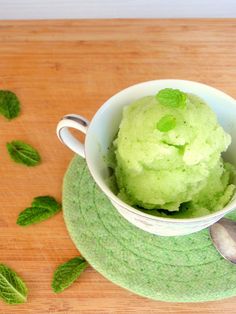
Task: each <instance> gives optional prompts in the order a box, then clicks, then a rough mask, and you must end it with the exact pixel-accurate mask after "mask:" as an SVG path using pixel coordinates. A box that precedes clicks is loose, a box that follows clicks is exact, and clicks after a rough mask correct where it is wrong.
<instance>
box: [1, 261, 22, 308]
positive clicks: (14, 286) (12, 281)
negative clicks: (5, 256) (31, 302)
mask: <svg viewBox="0 0 236 314" xmlns="http://www.w3.org/2000/svg"><path fill="white" fill-rule="evenodd" d="M27 295H28V289H27V287H26V285H25V283H24V282H23V280H22V279H21V278H20V277H19V276H18V275H17V274H16V273H15V272H14V271H13V270H12V269H10V268H9V267H8V266H6V265H4V264H0V298H1V299H2V300H3V301H4V302H6V303H8V304H20V303H25V302H26V301H27Z"/></svg>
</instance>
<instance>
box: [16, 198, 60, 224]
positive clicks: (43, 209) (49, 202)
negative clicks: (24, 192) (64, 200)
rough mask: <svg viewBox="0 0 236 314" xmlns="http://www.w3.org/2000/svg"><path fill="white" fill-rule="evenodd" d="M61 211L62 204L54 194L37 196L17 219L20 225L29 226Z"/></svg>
mask: <svg viewBox="0 0 236 314" xmlns="http://www.w3.org/2000/svg"><path fill="white" fill-rule="evenodd" d="M59 211H61V204H60V203H58V202H57V201H56V200H55V198H54V197H52V196H48V195H47V196H38V197H35V198H34V200H33V202H32V204H31V207H28V208H26V209H25V210H23V211H22V212H21V213H20V214H19V216H18V219H17V224H18V225H20V226H23V227H24V226H29V225H31V224H35V223H38V222H41V221H44V220H46V219H48V218H50V217H52V216H54V215H55V214H56V213H58V212H59Z"/></svg>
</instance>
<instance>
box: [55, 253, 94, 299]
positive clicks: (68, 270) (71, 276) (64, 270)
mask: <svg viewBox="0 0 236 314" xmlns="http://www.w3.org/2000/svg"><path fill="white" fill-rule="evenodd" d="M87 267H88V263H87V262H86V260H85V259H84V258H82V257H75V258H72V259H71V260H69V261H68V262H66V263H64V264H61V265H59V266H58V267H57V269H56V270H55V272H54V275H53V280H52V289H53V291H54V292H55V293H60V292H62V291H63V290H65V289H66V288H67V287H69V286H70V285H71V284H72V283H73V282H74V281H75V280H76V279H77V278H78V277H79V276H80V274H81V273H82V272H83V271H84V270H85V269H86V268H87Z"/></svg>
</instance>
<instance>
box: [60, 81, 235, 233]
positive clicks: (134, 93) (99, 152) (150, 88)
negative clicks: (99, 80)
mask: <svg viewBox="0 0 236 314" xmlns="http://www.w3.org/2000/svg"><path fill="white" fill-rule="evenodd" d="M167 87H170V88H177V89H180V90H182V91H184V92H187V93H193V94H196V95H198V96H199V97H201V98H202V99H204V100H205V102H206V103H207V104H208V105H209V106H210V107H211V108H212V109H213V111H214V112H215V113H216V115H217V117H218V121H219V123H220V124H221V125H222V127H223V128H224V130H225V131H226V132H228V133H229V134H230V135H231V138H232V143H231V145H230V147H229V148H228V150H227V152H226V153H224V155H223V157H224V159H225V160H226V161H229V162H231V163H232V164H234V165H235V166H236V101H235V100H234V99H233V98H232V97H230V96H229V95H227V94H225V93H223V92H222V91H220V90H217V89H215V88H213V87H210V86H208V85H205V84H201V83H198V82H192V81H186V80H156V81H148V82H144V83H139V84H136V85H133V86H131V87H128V88H126V89H124V90H122V91H121V92H119V93H117V94H116V95H114V96H112V97H111V98H110V99H108V100H107V101H106V102H105V103H104V104H103V105H102V106H101V107H100V109H99V110H98V111H97V112H96V114H95V115H94V117H93V119H92V121H91V122H90V123H89V122H88V121H87V120H86V119H84V118H83V117H81V116H76V115H68V116H66V117H65V118H64V119H63V120H62V121H60V122H59V124H58V128H57V133H58V136H59V138H60V139H61V141H62V142H63V143H64V144H66V145H67V146H69V147H70V148H71V149H72V150H73V151H75V152H76V153H78V154H80V155H81V156H83V157H85V158H86V162H87V164H88V168H89V170H90V172H91V174H92V176H93V178H94V180H95V181H96V183H97V184H98V185H99V187H100V188H101V190H102V191H103V192H104V193H105V194H106V195H107V196H108V197H109V199H110V200H111V201H112V203H113V204H114V206H115V207H116V208H117V210H118V211H119V212H120V213H121V214H122V215H123V216H124V217H125V218H126V219H127V220H129V221H130V222H131V223H133V224H134V225H136V226H137V227H139V228H141V229H143V230H145V231H148V232H151V233H154V234H159V235H164V236H165V235H167V236H168V235H182V234H188V233H191V232H195V231H198V230H201V229H203V228H205V227H207V226H209V225H210V224H212V223H214V222H215V221H217V220H218V219H220V218H221V217H222V216H223V215H225V214H226V213H227V212H229V211H232V210H233V209H235V208H236V199H235V197H234V198H233V199H232V200H231V201H230V203H229V204H227V206H226V207H225V208H224V209H222V210H220V211H218V212H215V213H212V214H210V215H208V216H203V217H198V218H188V219H176V218H163V217H156V216H151V215H149V214H145V213H143V212H141V211H139V210H137V209H135V208H134V207H131V206H129V205H128V204H126V203H124V202H123V201H122V200H120V199H119V198H118V197H117V196H116V195H114V194H113V192H112V191H111V190H110V188H109V186H108V177H109V171H108V167H107V164H106V160H105V158H104V157H105V156H106V155H107V152H108V148H109V146H110V144H111V143H112V141H113V140H114V138H115V136H116V134H117V132H118V129H119V124H120V122H121V119H122V111H123V108H124V107H125V106H128V105H129V104H130V103H132V102H133V101H135V100H137V99H139V98H141V97H143V96H147V95H154V94H156V93H157V92H158V91H159V90H161V89H163V88H167ZM69 116H70V117H71V116H72V117H77V119H81V120H82V121H83V122H81V121H80V123H79V124H80V126H79V127H78V126H77V127H76V122H75V123H74V122H72V121H69V123H68V117H69ZM78 117H79V118H78ZM70 120H73V118H71V119H70ZM75 120H76V118H75ZM77 122H78V121H77ZM77 124H78V123H77ZM69 127H75V128H77V129H79V130H80V131H82V132H84V133H86V137H85V144H84V146H83V144H81V143H79V142H78V141H77V140H76V139H75V138H73V137H72V136H71V134H70V132H69V130H68V128H69ZM72 141H73V143H72ZM140 217H141V220H140ZM140 221H141V222H143V224H142V223H141V225H140ZM168 223H169V225H168V226H167V224H168ZM170 224H171V225H170ZM171 226H174V228H173V230H177V231H173V232H170V230H169V231H168V230H167V231H166V229H169V228H170V227H171ZM162 227H163V230H162Z"/></svg>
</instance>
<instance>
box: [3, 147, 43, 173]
mask: <svg viewBox="0 0 236 314" xmlns="http://www.w3.org/2000/svg"><path fill="white" fill-rule="evenodd" d="M7 150H8V153H9V154H10V156H11V158H12V160H14V161H15V162H17V163H21V164H24V165H26V166H28V167H33V166H36V165H38V164H39V163H40V161H41V157H40V155H39V153H38V151H37V150H36V149H35V148H33V147H32V146H30V145H29V144H26V143H24V142H22V141H12V142H11V143H7Z"/></svg>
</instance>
